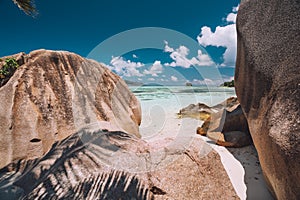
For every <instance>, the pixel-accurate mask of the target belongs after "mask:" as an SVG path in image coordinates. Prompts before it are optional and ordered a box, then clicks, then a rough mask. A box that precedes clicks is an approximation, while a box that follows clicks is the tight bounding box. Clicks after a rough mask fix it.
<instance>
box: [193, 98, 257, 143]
mask: <svg viewBox="0 0 300 200" xmlns="http://www.w3.org/2000/svg"><path fill="white" fill-rule="evenodd" d="M212 109H214V110H217V111H216V112H213V113H211V116H210V117H209V118H207V119H206V120H205V121H204V123H203V124H202V126H201V127H199V128H198V129H197V133H198V134H200V135H203V136H207V137H208V138H210V139H211V140H213V141H214V142H216V144H218V145H221V146H225V147H243V146H247V145H250V144H252V140H251V136H250V133H249V128H248V123H247V120H246V118H245V116H244V113H243V111H242V108H241V106H240V104H239V102H238V101H237V98H234V97H231V98H229V99H227V100H226V101H224V102H223V103H221V104H218V105H216V106H213V107H212Z"/></svg>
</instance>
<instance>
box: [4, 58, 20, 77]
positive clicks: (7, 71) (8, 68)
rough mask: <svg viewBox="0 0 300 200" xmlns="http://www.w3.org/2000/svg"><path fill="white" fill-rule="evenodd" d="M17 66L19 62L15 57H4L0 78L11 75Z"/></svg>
mask: <svg viewBox="0 0 300 200" xmlns="http://www.w3.org/2000/svg"><path fill="white" fill-rule="evenodd" d="M18 67H19V64H18V63H17V61H16V59H15V58H6V59H5V64H4V65H3V67H2V68H1V69H0V78H5V77H7V76H9V75H12V74H13V73H14V71H15V70H16V69H17V68H18Z"/></svg>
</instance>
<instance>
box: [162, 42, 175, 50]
mask: <svg viewBox="0 0 300 200" xmlns="http://www.w3.org/2000/svg"><path fill="white" fill-rule="evenodd" d="M164 43H165V48H164V51H165V52H173V51H174V49H173V48H172V47H170V46H169V43H168V41H164Z"/></svg>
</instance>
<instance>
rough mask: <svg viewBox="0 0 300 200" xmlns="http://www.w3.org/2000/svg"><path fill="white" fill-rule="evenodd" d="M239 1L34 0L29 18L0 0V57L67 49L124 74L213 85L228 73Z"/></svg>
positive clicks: (227, 77) (149, 79)
mask: <svg viewBox="0 0 300 200" xmlns="http://www.w3.org/2000/svg"><path fill="white" fill-rule="evenodd" d="M238 4H239V1H237V0H226V1H220V0H210V1H202V0H185V1H182V0H181V1H179V0H172V1H171V0H165V1H161V0H160V1H158V0H152V1H143V0H139V1H136V0H132V1H121V0H118V1H116V0H110V1H97V0H91V1H83V0H73V1H66V0H60V1H59V0H51V1H50V0H40V1H38V0H36V6H37V8H38V11H39V15H38V16H37V17H36V18H31V17H29V16H26V15H25V14H24V13H23V12H21V11H20V10H19V9H18V8H17V7H16V6H15V5H14V4H13V2H12V1H11V0H0V18H1V31H0V44H1V46H0V56H5V55H10V54H14V53H18V52H21V51H22V52H26V53H29V52H30V51H32V50H35V49H40V48H44V49H52V50H66V51H71V52H75V53H77V54H80V55H81V56H83V57H88V58H92V59H95V60H97V61H99V62H103V63H104V64H106V65H107V67H109V68H110V69H111V70H113V71H114V72H116V73H117V74H119V75H120V76H122V77H123V78H124V79H128V80H133V81H139V82H144V83H147V82H155V83H160V84H163V85H171V84H172V85H173V84H175V85H181V84H184V83H185V82H187V81H189V82H193V83H194V84H219V83H220V82H222V81H223V80H225V81H226V80H230V79H232V77H233V75H234V61H235V51H236V39H235V34H236V33H235V24H234V23H235V16H236V11H237V8H236V7H237V6H238ZM149 27H152V28H149ZM153 27H154V28H153Z"/></svg>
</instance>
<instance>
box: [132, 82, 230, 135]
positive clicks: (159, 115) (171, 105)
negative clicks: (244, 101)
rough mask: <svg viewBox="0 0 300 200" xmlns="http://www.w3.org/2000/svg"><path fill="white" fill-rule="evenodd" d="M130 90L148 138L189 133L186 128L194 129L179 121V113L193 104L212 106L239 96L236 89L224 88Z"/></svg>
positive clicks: (175, 87)
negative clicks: (137, 101)
mask: <svg viewBox="0 0 300 200" xmlns="http://www.w3.org/2000/svg"><path fill="white" fill-rule="evenodd" d="M130 89H131V91H132V92H133V93H134V95H135V96H136V97H137V98H138V99H139V101H140V104H141V108H142V124H141V125H140V133H141V135H142V136H143V137H146V138H149V137H153V136H155V135H157V134H161V133H166V132H167V133H168V132H170V130H172V132H173V133H176V134H178V133H179V132H180V130H185V129H187V128H186V126H190V125H189V124H185V123H183V122H182V120H179V119H178V120H176V119H177V115H176V113H178V112H179V110H180V109H182V108H184V107H186V106H188V105H190V104H197V103H199V102H201V103H205V104H206V105H208V106H212V105H215V104H218V103H220V102H222V101H224V100H225V99H227V98H229V97H231V96H235V91H234V89H233V88H222V87H209V88H208V87H206V86H197V87H194V86H193V87H186V86H140V87H130ZM195 123H198V122H195ZM178 124H179V125H178ZM195 127H196V125H195ZM192 133H194V131H192Z"/></svg>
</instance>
